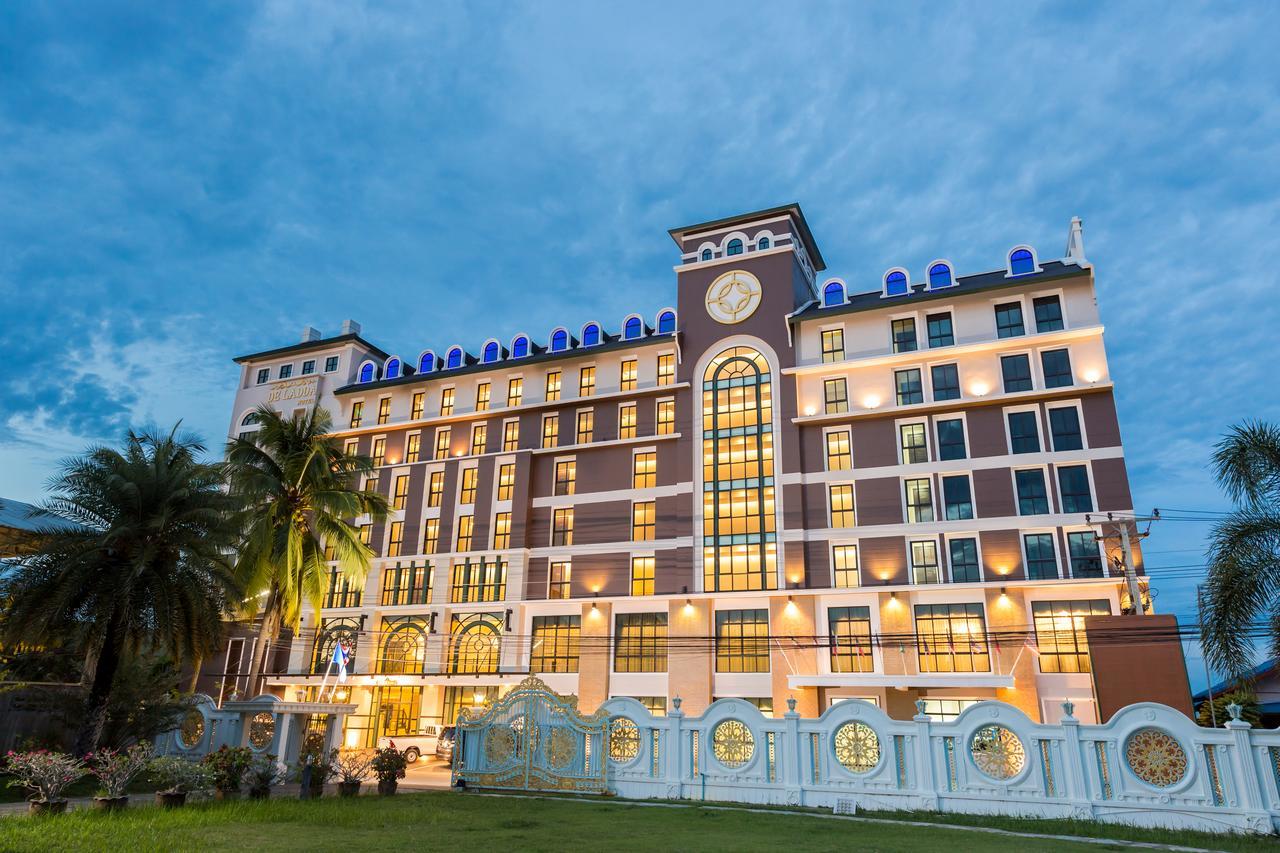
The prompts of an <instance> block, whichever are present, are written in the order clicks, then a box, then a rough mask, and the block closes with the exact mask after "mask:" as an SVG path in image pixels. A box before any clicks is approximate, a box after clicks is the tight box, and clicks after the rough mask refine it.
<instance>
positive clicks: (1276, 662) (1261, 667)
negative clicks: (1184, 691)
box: [1191, 658, 1280, 702]
mask: <svg viewBox="0 0 1280 853" xmlns="http://www.w3.org/2000/svg"><path fill="white" fill-rule="evenodd" d="M1277 669H1280V658H1271V659H1270V660H1264V661H1263V662H1262V663H1260V664H1258V665H1257V666H1255V667H1254V668H1253V669H1251V670H1249V671H1248V672H1247V673H1245V675H1244V677H1243V678H1228V679H1224V680H1223V681H1219V682H1218V683H1217V684H1215V685H1213V687H1207V688H1205V689H1204V690H1201V691H1200V692H1199V693H1197V694H1196V695H1194V696H1192V697H1191V699H1192V701H1193V702H1203V701H1204V700H1205V699H1208V698H1209V694H1210V693H1213V695H1214V696H1221V695H1222V694H1223V693H1230V692H1231V691H1232V690H1235V689H1236V685H1237V684H1239V683H1240V682H1241V681H1254V680H1255V679H1259V678H1262V677H1263V676H1266V675H1270V674H1271V673H1273V672H1275V671H1276V670H1277Z"/></svg>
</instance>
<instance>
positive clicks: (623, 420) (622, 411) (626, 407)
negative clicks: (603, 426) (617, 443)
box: [618, 403, 636, 438]
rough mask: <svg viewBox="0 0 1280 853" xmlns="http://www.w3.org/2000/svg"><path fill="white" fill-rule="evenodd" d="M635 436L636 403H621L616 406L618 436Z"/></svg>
mask: <svg viewBox="0 0 1280 853" xmlns="http://www.w3.org/2000/svg"><path fill="white" fill-rule="evenodd" d="M635 437H636V404H635V403H623V404H622V405H621V406H619V407H618V438H635Z"/></svg>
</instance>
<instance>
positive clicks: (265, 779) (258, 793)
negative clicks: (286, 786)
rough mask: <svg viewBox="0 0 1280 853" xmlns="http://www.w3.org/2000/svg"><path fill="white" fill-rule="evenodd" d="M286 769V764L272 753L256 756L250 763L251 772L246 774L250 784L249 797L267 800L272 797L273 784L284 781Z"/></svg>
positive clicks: (246, 779)
mask: <svg viewBox="0 0 1280 853" xmlns="http://www.w3.org/2000/svg"><path fill="white" fill-rule="evenodd" d="M284 771H285V767H284V765H283V764H281V763H280V762H279V761H278V760H277V758H276V756H274V755H272V754H270V753H268V754H266V755H259V756H258V757H257V758H255V759H254V760H253V763H252V764H250V765H249V772H248V773H246V774H245V781H246V782H247V783H248V784H249V799H251V800H265V799H267V798H268V797H270V796H271V788H272V786H273V785H279V784H280V783H281V782H283V781H284V775H285V772H284Z"/></svg>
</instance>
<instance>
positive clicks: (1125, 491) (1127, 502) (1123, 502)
mask: <svg viewBox="0 0 1280 853" xmlns="http://www.w3.org/2000/svg"><path fill="white" fill-rule="evenodd" d="M1093 487H1094V491H1095V492H1096V493H1097V495H1098V511H1099V512H1107V511H1114V510H1131V509H1133V495H1132V494H1131V493H1130V492H1129V474H1128V472H1127V471H1126V470H1125V464H1124V460H1123V459H1095V460H1094V462H1093Z"/></svg>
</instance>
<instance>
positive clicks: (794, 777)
mask: <svg viewBox="0 0 1280 853" xmlns="http://www.w3.org/2000/svg"><path fill="white" fill-rule="evenodd" d="M782 719H783V722H784V723H786V726H787V736H786V738H785V742H786V745H785V747H784V749H785V751H786V753H787V760H786V761H784V762H783V763H782V770H783V773H782V784H783V785H784V786H785V789H786V792H787V802H789V803H793V804H795V805H803V804H804V791H803V787H804V747H803V745H802V744H801V743H800V715H799V714H797V713H796V700H795V699H788V700H787V712H786V713H785V714H783V715H782Z"/></svg>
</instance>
